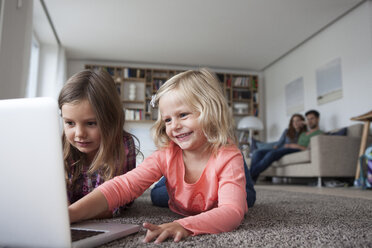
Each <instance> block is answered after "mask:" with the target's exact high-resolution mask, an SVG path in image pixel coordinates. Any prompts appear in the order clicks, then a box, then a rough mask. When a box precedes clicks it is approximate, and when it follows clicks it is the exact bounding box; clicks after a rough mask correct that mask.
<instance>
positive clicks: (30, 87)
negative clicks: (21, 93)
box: [26, 35, 40, 97]
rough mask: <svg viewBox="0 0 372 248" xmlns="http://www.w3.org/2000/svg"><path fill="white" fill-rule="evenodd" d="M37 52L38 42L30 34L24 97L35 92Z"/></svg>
mask: <svg viewBox="0 0 372 248" xmlns="http://www.w3.org/2000/svg"><path fill="white" fill-rule="evenodd" d="M39 52H40V45H39V42H38V40H37V39H36V37H35V35H32V42H31V55H30V70H29V73H28V81H27V88H26V97H36V94H37V81H38V80H37V78H38V69H39Z"/></svg>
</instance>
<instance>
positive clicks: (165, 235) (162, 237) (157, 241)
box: [154, 230, 170, 244]
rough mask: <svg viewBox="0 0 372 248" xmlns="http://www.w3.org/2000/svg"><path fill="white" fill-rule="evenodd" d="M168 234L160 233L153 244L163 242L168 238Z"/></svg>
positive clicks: (165, 232)
mask: <svg viewBox="0 0 372 248" xmlns="http://www.w3.org/2000/svg"><path fill="white" fill-rule="evenodd" d="M169 235H170V233H169V232H168V231H166V230H165V231H163V232H162V233H160V235H159V237H158V238H157V239H156V240H155V242H154V243H155V244H159V243H161V242H163V241H164V240H166V239H167V238H168V237H169Z"/></svg>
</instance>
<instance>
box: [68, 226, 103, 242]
mask: <svg viewBox="0 0 372 248" xmlns="http://www.w3.org/2000/svg"><path fill="white" fill-rule="evenodd" d="M101 233H104V232H101V231H92V230H82V229H71V239H72V242H74V241H78V240H81V239H85V238H89V237H92V236H96V235H98V234H101Z"/></svg>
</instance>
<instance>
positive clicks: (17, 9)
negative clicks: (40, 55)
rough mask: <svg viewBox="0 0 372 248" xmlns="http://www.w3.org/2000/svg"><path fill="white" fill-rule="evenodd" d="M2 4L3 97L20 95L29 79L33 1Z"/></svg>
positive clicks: (0, 91) (0, 94)
mask: <svg viewBox="0 0 372 248" xmlns="http://www.w3.org/2000/svg"><path fill="white" fill-rule="evenodd" d="M19 3H20V5H18V4H19ZM2 7H3V9H2V16H1V19H2V27H1V28H0V32H2V33H1V35H0V38H1V42H0V75H1V76H0V99H8V98H20V97H24V96H25V92H26V84H27V79H28V71H29V60H30V49H31V38H32V9H33V2H32V1H16V0H7V1H2Z"/></svg>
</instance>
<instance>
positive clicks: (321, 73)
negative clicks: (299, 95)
mask: <svg viewBox="0 0 372 248" xmlns="http://www.w3.org/2000/svg"><path fill="white" fill-rule="evenodd" d="M316 90H317V101H318V105H321V104H325V103H328V102H331V101H335V100H337V99H340V98H342V71H341V58H337V59H334V60H332V61H330V62H328V63H327V64H325V65H323V66H321V67H319V69H317V70H316Z"/></svg>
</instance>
